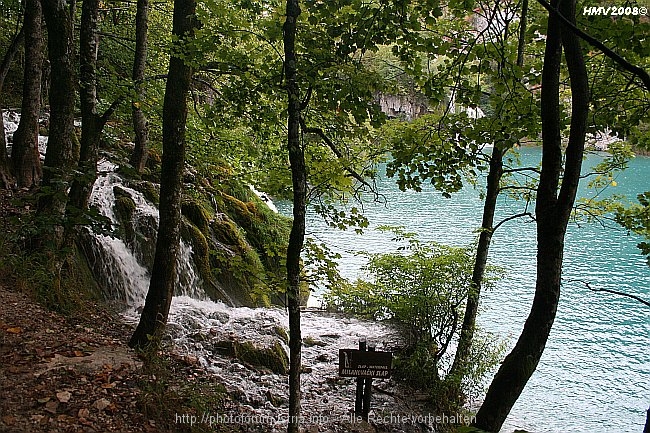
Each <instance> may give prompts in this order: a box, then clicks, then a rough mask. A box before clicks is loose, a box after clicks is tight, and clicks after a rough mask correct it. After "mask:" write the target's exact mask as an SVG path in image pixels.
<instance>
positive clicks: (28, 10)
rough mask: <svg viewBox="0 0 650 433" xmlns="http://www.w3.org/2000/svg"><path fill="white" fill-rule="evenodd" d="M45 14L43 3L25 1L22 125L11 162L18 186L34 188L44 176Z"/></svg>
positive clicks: (16, 135)
mask: <svg viewBox="0 0 650 433" xmlns="http://www.w3.org/2000/svg"><path fill="white" fill-rule="evenodd" d="M42 20H43V14H42V11H41V2H40V0H26V1H25V18H24V24H23V29H24V31H25V73H24V80H23V100H22V106H21V110H20V123H19V124H18V129H17V130H16V132H15V133H14V142H13V147H12V150H11V162H12V166H13V173H14V175H15V177H16V184H17V186H18V187H20V188H31V187H32V186H35V185H36V184H38V182H39V181H40V179H41V176H42V174H43V172H42V169H41V155H40V153H39V152H38V119H39V116H40V113H41V71H42V68H43V26H42Z"/></svg>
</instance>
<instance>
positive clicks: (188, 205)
mask: <svg viewBox="0 0 650 433" xmlns="http://www.w3.org/2000/svg"><path fill="white" fill-rule="evenodd" d="M181 212H182V214H183V215H184V216H185V217H186V218H187V219H188V220H190V222H191V223H192V224H194V225H195V226H196V227H197V228H198V229H199V230H200V231H201V233H203V234H204V235H207V234H208V231H209V229H210V227H209V221H210V213H209V212H208V209H207V206H204V205H202V204H201V203H199V202H198V201H197V200H183V203H182V204H181Z"/></svg>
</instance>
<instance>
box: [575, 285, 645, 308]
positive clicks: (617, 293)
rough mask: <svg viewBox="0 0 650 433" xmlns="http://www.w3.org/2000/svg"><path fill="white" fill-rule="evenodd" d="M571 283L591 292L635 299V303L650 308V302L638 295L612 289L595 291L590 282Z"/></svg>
mask: <svg viewBox="0 0 650 433" xmlns="http://www.w3.org/2000/svg"><path fill="white" fill-rule="evenodd" d="M569 281H576V282H579V283H583V284H584V285H585V287H587V289H589V290H591V291H592V292H605V293H611V294H613V295H618V296H624V297H626V298H631V299H634V300H635V301H638V302H640V303H642V304H643V305H645V306H646V307H650V301H646V300H645V299H643V298H641V297H639V296H636V295H631V294H629V293H625V292H619V291H618V290H612V289H595V288H593V287H591V285H590V284H589V281H584V280H569Z"/></svg>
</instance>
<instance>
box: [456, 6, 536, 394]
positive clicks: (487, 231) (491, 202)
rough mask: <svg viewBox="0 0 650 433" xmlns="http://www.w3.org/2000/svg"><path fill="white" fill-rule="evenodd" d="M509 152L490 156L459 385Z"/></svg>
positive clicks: (522, 37)
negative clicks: (504, 163)
mask: <svg viewBox="0 0 650 433" xmlns="http://www.w3.org/2000/svg"><path fill="white" fill-rule="evenodd" d="M527 13H528V0H524V2H523V4H522V11H521V19H520V23H519V41H518V44H517V66H519V67H521V66H523V64H524V48H525V44H526V25H527V21H526V16H527ZM506 152H507V149H505V150H502V149H501V148H499V146H498V145H496V144H495V146H494V149H493V150H492V155H490V169H489V171H488V177H487V188H486V189H487V191H486V196H485V203H484V204H483V220H482V222H481V234H480V235H479V240H478V245H477V247H476V258H475V260H474V269H473V271H472V285H471V287H470V291H469V295H468V296H467V304H466V306H465V315H464V316H463V325H462V327H461V331H460V338H459V340H458V348H457V349H456V355H455V356H454V362H453V364H452V366H451V369H450V370H449V375H450V377H452V378H453V379H454V380H456V381H457V383H458V384H459V383H460V381H461V380H462V378H463V376H464V372H463V371H462V370H461V369H463V368H465V366H467V362H468V359H469V354H470V352H471V349H472V342H473V340H474V330H475V328H476V316H477V314H478V306H479V301H480V296H481V287H482V284H483V278H484V277H485V269H486V268H487V260H488V254H489V250H490V244H491V243H492V236H493V235H494V213H495V212H496V206H497V198H498V197H499V188H500V183H501V177H502V176H503V155H504V154H505V153H506Z"/></svg>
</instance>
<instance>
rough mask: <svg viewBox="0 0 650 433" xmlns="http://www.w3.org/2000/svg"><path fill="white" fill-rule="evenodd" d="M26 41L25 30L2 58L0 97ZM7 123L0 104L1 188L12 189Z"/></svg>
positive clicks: (12, 42)
mask: <svg viewBox="0 0 650 433" xmlns="http://www.w3.org/2000/svg"><path fill="white" fill-rule="evenodd" d="M24 39H25V31H24V29H23V28H21V29H20V31H19V32H18V34H17V35H16V36H15V37H14V39H13V40H12V41H11V44H10V45H9V48H8V49H7V52H6V53H5V55H4V57H3V58H2V64H0V96H2V88H3V87H4V83H5V78H6V77H7V74H8V73H9V68H10V67H11V62H12V61H13V59H14V57H15V56H16V53H17V52H18V50H19V49H20V44H22V43H23V40H24ZM4 131H5V122H4V117H3V113H2V105H1V104H0V186H2V187H3V188H7V189H8V188H11V187H12V186H13V184H14V182H13V177H12V175H11V170H10V167H9V157H8V156H7V141H6V138H5V133H4Z"/></svg>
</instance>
